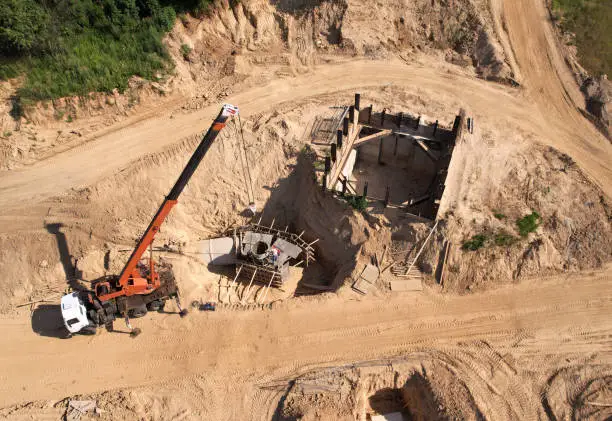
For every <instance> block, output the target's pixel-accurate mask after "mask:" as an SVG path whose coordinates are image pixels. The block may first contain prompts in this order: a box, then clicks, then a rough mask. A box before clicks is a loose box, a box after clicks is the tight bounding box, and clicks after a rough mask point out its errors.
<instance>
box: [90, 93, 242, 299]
mask: <svg viewBox="0 0 612 421" xmlns="http://www.w3.org/2000/svg"><path fill="white" fill-rule="evenodd" d="M236 114H238V108H237V107H234V106H233V105H229V104H225V105H224V106H223V108H222V109H221V112H220V113H219V115H218V116H217V118H216V119H215V121H214V122H213V124H212V125H211V127H210V128H209V129H208V132H206V134H205V135H204V137H203V138H202V141H201V142H200V145H199V146H198V148H197V149H196V151H195V152H194V153H193V155H192V156H191V159H190V160H189V162H188V163H187V166H185V168H184V169H183V172H182V173H181V175H180V176H179V178H178V180H176V183H175V184H174V187H172V190H170V193H169V194H168V196H166V198H165V199H164V201H163V202H162V204H161V206H160V207H159V209H158V211H157V213H156V214H155V217H154V218H153V220H152V221H151V223H150V224H149V227H148V228H147V229H146V231H145V232H144V234H143V235H142V237H141V238H140V241H139V242H138V245H137V246H136V248H135V249H134V251H133V252H132V255H131V256H130V258H129V260H128V261H127V263H126V264H125V267H124V268H123V270H122V271H121V274H120V275H119V279H118V280H117V285H116V287H115V288H112V289H114V291H113V290H111V289H109V290H108V291H103V288H98V290H96V294H97V295H98V298H99V299H100V300H101V301H107V300H111V299H113V298H117V297H120V296H123V295H125V296H130V295H135V294H148V293H150V292H152V291H153V290H155V289H156V288H158V287H159V285H160V281H159V274H158V273H156V272H155V267H154V264H153V260H150V262H149V274H148V276H143V275H142V274H141V272H140V271H139V270H138V268H137V265H138V262H139V261H140V259H141V258H142V256H143V254H144V253H145V252H146V250H147V248H148V247H152V244H153V240H154V238H155V235H156V234H157V233H158V232H159V229H160V227H161V225H162V224H163V222H164V220H165V219H166V217H167V216H168V214H169V213H170V211H171V210H172V208H173V207H174V205H176V203H177V202H178V198H179V196H180V195H181V193H182V191H183V189H184V188H185V186H186V185H187V183H188V182H189V180H190V179H191V176H193V173H194V172H195V170H196V169H197V168H198V166H199V165H200V162H201V161H202V159H203V158H204V156H205V155H206V153H207V152H208V149H209V148H210V146H211V145H212V143H213V142H214V140H215V138H216V137H217V135H218V134H219V132H220V131H221V129H223V127H225V123H226V121H227V119H228V118H230V117H232V116H234V115H236Z"/></svg>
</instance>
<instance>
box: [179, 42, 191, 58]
mask: <svg viewBox="0 0 612 421" xmlns="http://www.w3.org/2000/svg"><path fill="white" fill-rule="evenodd" d="M189 53H191V47H190V46H189V45H187V44H182V45H181V55H182V56H183V60H189Z"/></svg>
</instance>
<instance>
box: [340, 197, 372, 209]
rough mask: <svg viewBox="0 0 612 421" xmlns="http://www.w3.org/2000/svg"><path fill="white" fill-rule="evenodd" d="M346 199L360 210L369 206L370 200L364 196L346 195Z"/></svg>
mask: <svg viewBox="0 0 612 421" xmlns="http://www.w3.org/2000/svg"><path fill="white" fill-rule="evenodd" d="M344 200H346V202H347V203H348V204H349V205H351V206H352V207H353V208H354V209H357V210H358V211H364V210H366V208H367V207H368V200H367V199H366V198H365V197H363V196H353V195H350V194H347V195H344Z"/></svg>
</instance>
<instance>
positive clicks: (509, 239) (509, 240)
mask: <svg viewBox="0 0 612 421" xmlns="http://www.w3.org/2000/svg"><path fill="white" fill-rule="evenodd" d="M493 241H494V242H495V245H496V246H500V247H509V246H511V245H513V244H514V243H516V242H517V241H518V238H516V237H515V236H513V235H512V234H509V233H507V232H506V231H500V232H498V233H497V234H495V237H493Z"/></svg>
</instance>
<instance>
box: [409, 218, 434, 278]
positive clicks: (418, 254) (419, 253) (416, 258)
mask: <svg viewBox="0 0 612 421" xmlns="http://www.w3.org/2000/svg"><path fill="white" fill-rule="evenodd" d="M437 226H438V221H436V223H435V224H434V226H433V228H432V229H431V231H430V232H429V235H428V236H427V238H426V239H425V242H423V245H422V246H421V249H420V250H419V252H418V253H417V255H416V257H415V258H414V260H413V261H412V264H411V265H410V267H409V268H408V270H407V271H406V275H408V274H409V273H410V270H411V269H412V267H413V266H414V265H415V263H416V261H417V260H418V258H419V256H420V255H421V253H422V252H423V249H424V248H425V245H427V242H428V241H429V238H430V237H431V234H433V232H434V231H435V230H436V227H437Z"/></svg>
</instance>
